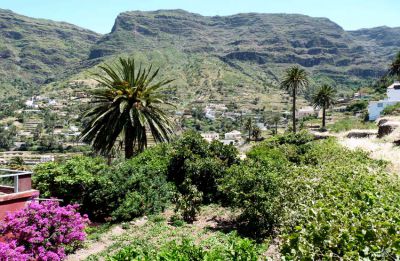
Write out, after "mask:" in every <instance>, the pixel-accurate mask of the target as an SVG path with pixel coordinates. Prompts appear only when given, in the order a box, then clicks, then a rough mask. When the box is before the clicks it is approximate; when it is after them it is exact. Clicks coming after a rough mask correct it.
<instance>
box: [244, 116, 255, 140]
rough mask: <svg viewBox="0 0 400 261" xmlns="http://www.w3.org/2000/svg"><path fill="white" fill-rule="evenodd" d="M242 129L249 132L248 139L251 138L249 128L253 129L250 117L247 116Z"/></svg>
mask: <svg viewBox="0 0 400 261" xmlns="http://www.w3.org/2000/svg"><path fill="white" fill-rule="evenodd" d="M244 129H245V130H247V131H248V132H249V140H250V139H251V130H252V129H253V121H252V120H251V118H248V119H247V121H246V122H245V124H244Z"/></svg>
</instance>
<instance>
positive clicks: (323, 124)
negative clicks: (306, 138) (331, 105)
mask: <svg viewBox="0 0 400 261" xmlns="http://www.w3.org/2000/svg"><path fill="white" fill-rule="evenodd" d="M325 113H326V112H325V106H324V107H322V128H323V129H325V125H326V124H325Z"/></svg>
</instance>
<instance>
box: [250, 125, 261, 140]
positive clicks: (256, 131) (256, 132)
mask: <svg viewBox="0 0 400 261" xmlns="http://www.w3.org/2000/svg"><path fill="white" fill-rule="evenodd" d="M251 134H252V136H253V138H254V140H255V141H258V140H259V139H260V136H261V129H260V128H259V127H258V126H254V127H253V131H252V132H251Z"/></svg>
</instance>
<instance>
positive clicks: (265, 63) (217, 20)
mask: <svg viewBox="0 0 400 261" xmlns="http://www.w3.org/2000/svg"><path fill="white" fill-rule="evenodd" d="M370 30H371V33H363V31H362V30H360V31H355V32H346V31H344V30H343V29H342V28H341V27H340V26H338V25H337V24H335V23H333V22H332V21H330V20H328V19H326V18H313V17H308V16H304V15H294V14H257V13H250V14H238V15H233V16H226V17H220V16H215V17H204V16H200V15H197V14H192V13H188V12H185V11H182V10H169V11H168V10H167V11H155V12H139V11H136V12H125V13H122V14H120V15H119V16H118V17H117V19H116V21H115V24H114V27H113V29H112V31H111V33H110V34H107V35H105V36H103V37H102V38H101V39H100V40H99V41H98V42H97V44H95V45H94V46H93V47H92V49H91V52H90V59H94V58H102V57H107V56H110V55H115V54H121V53H130V52H139V51H140V52H147V51H149V50H162V49H171V48H172V49H176V50H179V51H182V52H184V53H188V54H193V53H196V54H201V55H204V56H213V57H218V59H220V60H222V61H223V62H225V63H226V64H229V65H230V66H233V67H237V68H241V67H242V66H241V65H240V63H246V64H255V65H256V67H255V68H256V69H257V70H260V71H262V72H263V73H264V74H265V76H266V77H267V78H269V79H271V80H273V79H276V78H278V77H279V75H280V74H281V73H282V70H283V69H284V68H286V67H287V66H289V65H291V64H294V63H297V64H300V65H302V66H304V67H306V68H307V69H308V70H309V71H310V72H312V73H313V74H315V76H316V77H318V76H321V77H322V76H324V77H330V78H332V79H333V80H335V81H336V82H337V83H338V84H342V85H349V84H352V83H353V82H355V81H359V80H366V79H369V78H373V77H378V76H379V75H381V74H382V73H383V72H384V70H385V66H386V64H387V63H388V61H389V60H390V57H391V56H393V55H394V53H393V52H394V51H395V50H393V49H395V48H391V49H387V48H386V44H387V43H388V42H387V41H382V40H380V35H379V34H373V33H372V32H373V31H374V30H375V31H379V30H380V29H379V28H377V29H370ZM393 38H394V39H396V40H395V42H393V44H392V46H395V45H396V44H397V43H398V42H399V41H400V35H394V36H393ZM396 41H397V42H396ZM372 60H373V61H374V63H371V61H372ZM347 87H348V86H347Z"/></svg>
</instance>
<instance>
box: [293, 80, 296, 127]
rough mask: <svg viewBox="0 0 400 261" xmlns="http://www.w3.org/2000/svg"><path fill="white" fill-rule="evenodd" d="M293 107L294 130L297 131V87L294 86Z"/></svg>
mask: <svg viewBox="0 0 400 261" xmlns="http://www.w3.org/2000/svg"><path fill="white" fill-rule="evenodd" d="M292 95H293V107H292V120H293V132H294V133H296V87H294V88H293V94H292Z"/></svg>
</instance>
